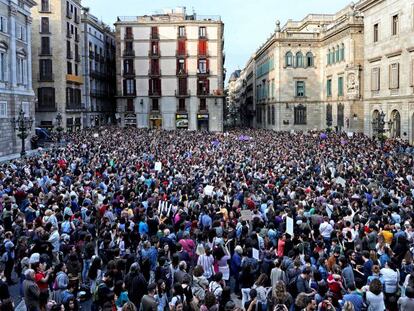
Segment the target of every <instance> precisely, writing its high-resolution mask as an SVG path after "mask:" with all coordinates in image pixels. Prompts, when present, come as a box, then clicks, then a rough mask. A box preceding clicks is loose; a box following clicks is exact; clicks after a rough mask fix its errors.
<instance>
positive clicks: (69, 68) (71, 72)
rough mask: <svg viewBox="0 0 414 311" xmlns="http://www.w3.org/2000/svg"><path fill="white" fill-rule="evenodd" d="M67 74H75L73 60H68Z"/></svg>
mask: <svg viewBox="0 0 414 311" xmlns="http://www.w3.org/2000/svg"><path fill="white" fill-rule="evenodd" d="M67 74H68V75H71V74H73V71H72V62H67Z"/></svg>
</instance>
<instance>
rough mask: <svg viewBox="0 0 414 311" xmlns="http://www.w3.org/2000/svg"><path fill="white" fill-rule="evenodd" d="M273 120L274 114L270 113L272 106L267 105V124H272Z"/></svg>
mask: <svg viewBox="0 0 414 311" xmlns="http://www.w3.org/2000/svg"><path fill="white" fill-rule="evenodd" d="M271 121H272V115H271V113H270V106H267V125H270V124H271Z"/></svg>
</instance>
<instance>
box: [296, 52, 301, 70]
mask: <svg viewBox="0 0 414 311" xmlns="http://www.w3.org/2000/svg"><path fill="white" fill-rule="evenodd" d="M296 67H298V68H302V67H303V54H302V52H297V53H296Z"/></svg>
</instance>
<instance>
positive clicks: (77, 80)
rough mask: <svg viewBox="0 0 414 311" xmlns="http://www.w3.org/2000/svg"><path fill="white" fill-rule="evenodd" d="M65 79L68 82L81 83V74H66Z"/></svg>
mask: <svg viewBox="0 0 414 311" xmlns="http://www.w3.org/2000/svg"><path fill="white" fill-rule="evenodd" d="M66 81H67V82H70V83H74V84H83V79H82V77H81V76H76V75H70V74H67V75H66Z"/></svg>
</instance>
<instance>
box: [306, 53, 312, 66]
mask: <svg viewBox="0 0 414 311" xmlns="http://www.w3.org/2000/svg"><path fill="white" fill-rule="evenodd" d="M306 67H313V54H312V52H308V53H306Z"/></svg>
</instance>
